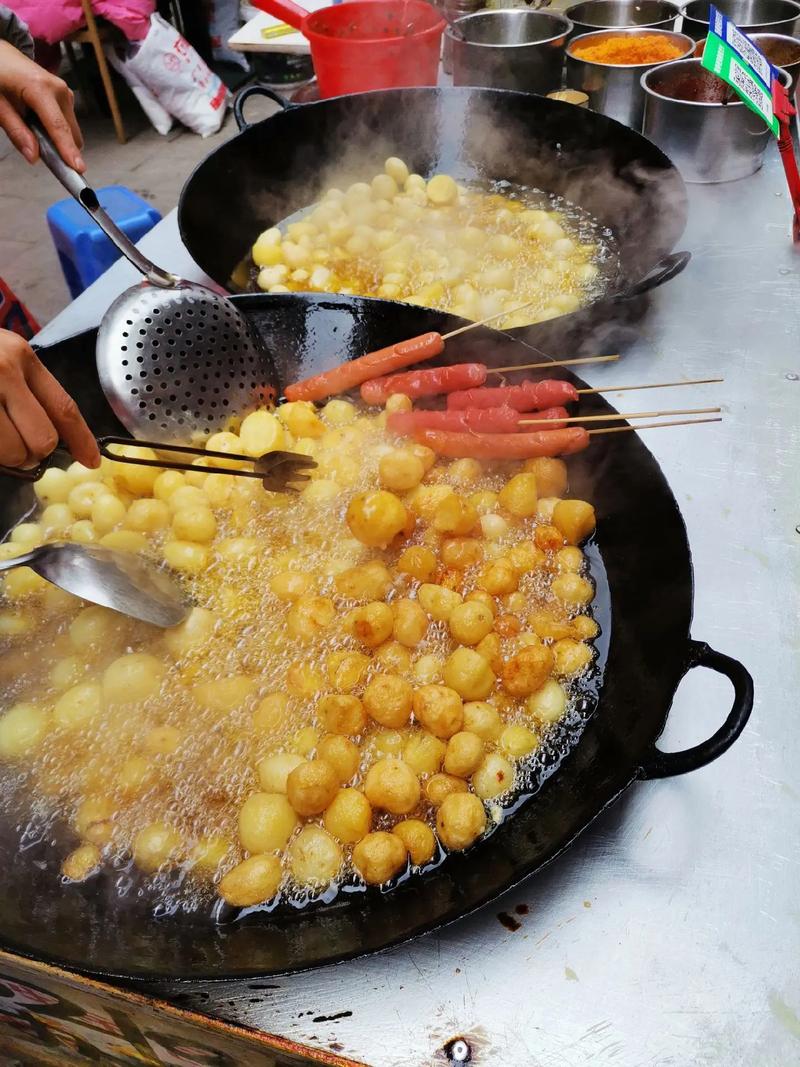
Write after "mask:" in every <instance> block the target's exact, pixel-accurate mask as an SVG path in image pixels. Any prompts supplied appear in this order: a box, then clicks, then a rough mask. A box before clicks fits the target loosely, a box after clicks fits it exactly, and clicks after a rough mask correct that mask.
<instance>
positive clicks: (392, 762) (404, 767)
mask: <svg viewBox="0 0 800 1067" xmlns="http://www.w3.org/2000/svg"><path fill="white" fill-rule="evenodd" d="M364 793H365V794H366V797H367V800H368V801H369V802H370V804H371V805H372V806H373V808H379V809H381V810H382V811H388V812H390V813H391V814H392V815H408V814H409V812H412V811H413V810H414V809H415V808H416V807H417V805H418V804H419V798H420V785H419V780H418V778H417V776H416V774H414V772H413V771H412V770H411V768H410V767H409V766H408V764H407V763H405V762H404V761H403V760H401V759H396V758H388V759H381V760H378V761H377V762H376V763H373V764H372V766H371V767H370V769H369V770H368V771H367V777H366V779H365V781H364Z"/></svg>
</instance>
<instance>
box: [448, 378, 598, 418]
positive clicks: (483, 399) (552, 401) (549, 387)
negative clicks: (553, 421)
mask: <svg viewBox="0 0 800 1067" xmlns="http://www.w3.org/2000/svg"><path fill="white" fill-rule="evenodd" d="M577 399H578V391H577V389H576V388H575V386H574V385H571V384H570V383H569V382H564V381H561V380H560V379H558V378H545V380H544V381H541V382H531V381H527V382H522V383H520V385H497V386H484V387H483V388H482V389H463V390H459V391H457V392H452V393H450V394H449V396H448V397H447V406H448V408H450V409H452V410H456V411H461V410H463V409H464V408H501V407H509V408H514V409H515V410H516V411H534V410H536V408H549V407H553V406H554V405H558V404H568V403H570V402H571V401H573V400H577Z"/></svg>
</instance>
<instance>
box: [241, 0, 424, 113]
mask: <svg viewBox="0 0 800 1067" xmlns="http://www.w3.org/2000/svg"><path fill="white" fill-rule="evenodd" d="M254 4H255V6H256V7H259V8H261V9H262V10H263V11H269V12H270V14H272V15H275V16H276V17H278V18H283V19H286V21H287V22H289V23H290V24H291V25H293V26H299V28H300V32H301V33H302V34H303V36H304V37H306V38H307V39H308V42H309V44H310V46H311V58H312V60H313V63H314V70H315V72H316V75H317V81H318V82H319V91H320V96H343V95H344V94H346V93H361V92H366V91H368V90H370V89H397V88H401V87H404V86H410V85H436V81H437V78H438V74H439V55H440V52H441V44H442V33H443V32H444V28H445V21H444V19H443V18H442V16H441V15H440V13H439V12H438V11H437V10H436V9H435V8H434V7H432V6H431V5H430V4H427V3H425V2H424V0H352V2H349V3H343V4H337V5H335V6H334V7H325V8H323V9H322V10H321V11H315V12H314V13H313V14H308V13H307V12H305V11H303V10H302V9H301V8H299V7H298V5H297V4H295V3H294V2H292V0H254ZM300 16H302V19H301V17H300Z"/></svg>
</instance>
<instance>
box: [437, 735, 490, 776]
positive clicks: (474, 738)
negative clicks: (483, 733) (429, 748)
mask: <svg viewBox="0 0 800 1067" xmlns="http://www.w3.org/2000/svg"><path fill="white" fill-rule="evenodd" d="M482 760H483V740H482V738H480V737H478V735H477V734H473V733H472V732H471V731H469V730H459V731H458V733H457V734H453V736H452V737H451V738H450V740H449V741H448V742H447V751H446V753H445V757H444V769H445V771H446V772H447V774H453V775H455V776H456V777H457V778H469V776H470V775H471V774H473V773H474V772H475V771H476V770H477V769H478V767H479V766H480V764H481V761H482Z"/></svg>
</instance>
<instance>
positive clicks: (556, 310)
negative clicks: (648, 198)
mask: <svg viewBox="0 0 800 1067" xmlns="http://www.w3.org/2000/svg"><path fill="white" fill-rule="evenodd" d="M254 236H255V235H254ZM617 266H618V257H617V252H616V245H615V242H614V239H613V236H612V234H611V233H610V231H608V230H607V229H605V228H604V227H603V226H601V225H600V223H598V222H597V220H595V219H594V218H592V216H590V215H589V214H588V213H587V212H586V211H585V210H583V209H582V208H580V207H578V206H577V205H575V204H572V203H570V202H568V201H566V200H565V199H564V198H563V197H558V196H555V195H553V194H549V193H546V192H543V191H542V190H539V189H531V188H527V187H523V186H517V185H511V184H510V183H509V182H505V181H503V182H492V183H484V184H480V185H479V184H477V183H471V184H457V183H456V182H455V181H454V180H453V178H451V177H450V176H449V175H446V174H438V175H435V176H434V177H432V178H431V179H430V180H429V181H427V182H426V181H425V179H424V178H422V177H421V176H420V175H419V174H409V171H408V167H407V166H406V164H405V163H404V162H403V161H402V160H400V159H388V160H387V161H386V164H385V168H384V172H383V173H381V174H376V175H375V176H374V177H373V178H372V180H371V182H355V183H354V184H352V185H350V186H348V187H347V188H346V189H344V190H342V189H336V188H333V189H330V190H328V191H327V192H326V193H325V194H324V196H323V197H322V199H321V200H320V201H319V203H317V204H316V205H315V206H314V207H312V208H307V209H305V210H303V211H300V212H297V213H296V214H295V215H293V216H292V217H291V218H290V219H288V220H286V221H285V222H283V223H281V225H280V226H279V227H273V228H272V229H269V230H266V231H264V233H262V234H261V235H260V236H258V238H257V240H256V241H255V243H254V245H253V247H252V250H251V255H250V257H248V259H247V260H246V261H244V262H243V264H242V265H241V267H240V268H239V270H238V271H237V273H236V275H235V279H234V280H235V282H236V283H237V284H238V285H240V286H242V287H249V288H251V289H254V290H256V291H257V290H259V289H261V290H264V291H267V292H270V293H286V292H304V291H309V290H310V291H317V292H335V293H342V294H349V295H356V296H375V297H382V298H385V299H391V300H402V301H406V302H408V303H412V304H420V305H422V306H424V307H433V308H438V309H440V310H442V311H448V312H451V313H453V314H455V315H461V316H462V317H464V318H467V319H473V320H477V319H485V318H488V317H489V316H494V315H503V313H504V312H505V313H506V314H505V315H503V317H502V318H499V319H498V324H497V325H498V328H499V329H510V328H512V327H518V326H525V325H529V324H531V323H536V322H544V321H546V320H547V319H552V318H556V317H557V316H559V315H564V314H568V313H569V312H572V311H576V310H577V309H578V308H580V307H582V306H583V305H585V304H587V303H588V302H590V301H591V300H594V299H596V298H597V297H599V296H601V295H603V294H604V293H605V292H606V291H607V290H608V288H609V285H610V284H611V283H612V281H613V277H614V273H615V271H616V269H617ZM523 304H524V305H526V307H525V309H524V310H520V311H517V310H516V309H518V308H521V306H522V305H523Z"/></svg>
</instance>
